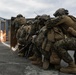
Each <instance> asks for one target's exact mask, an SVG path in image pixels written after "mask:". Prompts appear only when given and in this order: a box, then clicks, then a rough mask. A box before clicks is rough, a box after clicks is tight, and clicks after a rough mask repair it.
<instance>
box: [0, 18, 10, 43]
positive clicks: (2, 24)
mask: <svg viewBox="0 0 76 75" xmlns="http://www.w3.org/2000/svg"><path fill="white" fill-rule="evenodd" d="M9 28H10V20H8V19H4V18H2V17H0V42H1V41H7V40H8V33H9Z"/></svg>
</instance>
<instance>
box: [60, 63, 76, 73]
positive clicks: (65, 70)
mask: <svg viewBox="0 0 76 75" xmlns="http://www.w3.org/2000/svg"><path fill="white" fill-rule="evenodd" d="M60 71H61V72H63V73H76V65H75V64H74V63H73V62H72V63H70V64H69V66H68V67H65V68H61V69H60Z"/></svg>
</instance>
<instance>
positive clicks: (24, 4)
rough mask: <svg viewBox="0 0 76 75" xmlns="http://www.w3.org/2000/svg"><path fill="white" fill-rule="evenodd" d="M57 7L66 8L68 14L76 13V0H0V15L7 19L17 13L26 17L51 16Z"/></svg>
mask: <svg viewBox="0 0 76 75" xmlns="http://www.w3.org/2000/svg"><path fill="white" fill-rule="evenodd" d="M58 8H66V9H68V10H69V12H70V14H73V15H76V11H75V8H76V0H72V1H70V0H64V1H62V0H12V1H11V0H1V1H0V16H1V17H4V18H9V19H10V18H11V16H16V15H17V14H22V15H23V16H25V17H26V18H31V17H35V16H36V15H37V14H38V15H41V14H48V15H50V16H53V15H52V14H53V13H54V12H55V11H56V10H57V9H58Z"/></svg>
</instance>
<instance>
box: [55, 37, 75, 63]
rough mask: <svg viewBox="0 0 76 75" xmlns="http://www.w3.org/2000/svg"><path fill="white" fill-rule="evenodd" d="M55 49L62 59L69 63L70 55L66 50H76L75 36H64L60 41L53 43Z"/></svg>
mask: <svg viewBox="0 0 76 75" xmlns="http://www.w3.org/2000/svg"><path fill="white" fill-rule="evenodd" d="M54 46H55V51H56V52H57V53H58V55H59V56H60V57H61V58H62V59H64V61H65V62H67V63H69V62H72V61H73V59H72V57H71V56H70V55H69V54H68V52H67V51H68V50H75V51H76V38H74V37H72V38H66V39H63V40H60V41H57V42H56V43H55V44H54Z"/></svg>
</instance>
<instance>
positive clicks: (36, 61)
mask: <svg viewBox="0 0 76 75" xmlns="http://www.w3.org/2000/svg"><path fill="white" fill-rule="evenodd" d="M31 63H32V64H33V65H39V66H42V59H41V58H37V59H36V60H35V61H31Z"/></svg>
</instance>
